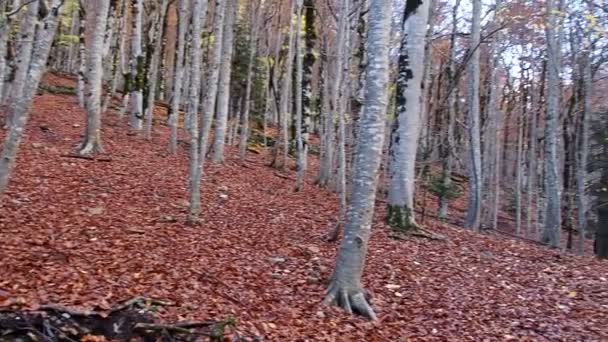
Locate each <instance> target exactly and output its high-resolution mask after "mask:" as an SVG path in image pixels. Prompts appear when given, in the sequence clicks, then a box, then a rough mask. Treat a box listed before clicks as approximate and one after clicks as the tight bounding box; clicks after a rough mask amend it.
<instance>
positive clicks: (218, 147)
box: [212, 0, 236, 164]
mask: <svg viewBox="0 0 608 342" xmlns="http://www.w3.org/2000/svg"><path fill="white" fill-rule="evenodd" d="M227 2H228V3H227V4H226V19H225V22H224V34H223V37H222V40H223V41H222V57H223V58H222V64H221V66H220V83H219V88H218V93H217V117H216V121H215V136H214V142H213V158H212V161H213V163H216V164H220V163H223V162H224V146H225V143H226V128H227V126H228V110H229V108H230V79H231V74H232V50H233V38H234V21H235V16H236V13H235V12H236V3H235V0H227Z"/></svg>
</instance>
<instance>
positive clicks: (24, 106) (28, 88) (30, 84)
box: [0, 0, 63, 197]
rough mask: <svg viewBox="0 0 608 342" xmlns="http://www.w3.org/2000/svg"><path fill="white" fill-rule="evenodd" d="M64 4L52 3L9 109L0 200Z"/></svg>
mask: <svg viewBox="0 0 608 342" xmlns="http://www.w3.org/2000/svg"><path fill="white" fill-rule="evenodd" d="M62 4H63V0H53V2H52V5H51V8H50V11H49V13H48V14H47V16H46V18H45V19H44V21H43V25H42V26H41V28H40V29H41V32H40V34H39V35H38V40H36V42H35V46H34V50H33V55H32V57H31V59H30V63H29V71H28V73H27V77H26V81H25V85H24V87H23V91H22V92H21V96H19V97H18V98H16V99H15V102H14V104H13V106H11V108H10V114H11V115H10V117H12V118H13V119H14V120H13V122H12V123H11V125H10V127H9V131H8V134H7V135H6V138H5V139H4V145H3V149H2V154H1V155H0V197H1V196H2V195H4V192H5V190H6V187H7V185H8V181H9V178H10V173H11V170H12V168H13V166H14V164H15V157H16V156H17V151H18V149H19V144H20V143H21V140H22V138H23V134H24V133H25V128H26V124H27V120H28V117H29V109H30V106H31V104H32V100H33V98H34V95H35V94H36V91H37V89H38V84H39V83H40V79H42V75H43V74H44V71H45V69H46V62H47V59H48V57H49V52H50V51H51V46H52V44H53V40H54V38H55V33H56V31H57V26H58V25H59V19H60V17H59V9H60V7H61V5H62ZM23 67H27V66H23Z"/></svg>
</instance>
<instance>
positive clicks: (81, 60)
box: [76, 2, 87, 108]
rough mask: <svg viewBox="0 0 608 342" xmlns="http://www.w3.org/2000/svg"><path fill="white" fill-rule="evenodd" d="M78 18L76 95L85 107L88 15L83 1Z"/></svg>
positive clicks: (81, 105)
mask: <svg viewBox="0 0 608 342" xmlns="http://www.w3.org/2000/svg"><path fill="white" fill-rule="evenodd" d="M78 19H79V22H80V26H79V27H78V82H77V83H76V95H77V96H78V104H79V105H80V107H82V108H84V106H85V105H86V104H85V95H84V92H85V87H86V72H87V48H86V45H85V33H86V27H87V15H86V8H85V6H84V4H83V3H82V2H79V9H78Z"/></svg>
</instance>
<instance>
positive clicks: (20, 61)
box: [7, 1, 38, 120]
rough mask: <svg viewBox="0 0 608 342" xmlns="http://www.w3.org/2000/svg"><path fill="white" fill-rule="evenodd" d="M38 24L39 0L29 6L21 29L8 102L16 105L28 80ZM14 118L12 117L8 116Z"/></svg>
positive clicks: (10, 118) (10, 104)
mask: <svg viewBox="0 0 608 342" xmlns="http://www.w3.org/2000/svg"><path fill="white" fill-rule="evenodd" d="M37 24H38V1H34V2H32V3H30V4H29V5H28V6H27V12H26V13H25V17H24V18H23V21H22V23H21V26H20V29H19V41H18V45H17V55H16V68H17V70H16V72H15V78H14V80H13V82H12V84H11V88H10V95H9V98H8V102H7V104H8V105H9V106H12V105H14V104H15V103H16V102H17V99H18V98H20V97H22V96H23V88H24V86H25V84H26V82H27V77H28V72H29V68H30V61H31V59H32V50H33V49H34V40H35V37H36V26H37ZM8 118H9V120H12V117H10V116H9V117H8Z"/></svg>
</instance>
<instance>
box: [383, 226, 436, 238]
mask: <svg viewBox="0 0 608 342" xmlns="http://www.w3.org/2000/svg"><path fill="white" fill-rule="evenodd" d="M405 236H414V237H419V238H425V239H429V240H433V241H446V240H447V237H445V236H443V235H439V234H437V233H434V232H432V231H430V230H427V229H425V228H422V227H416V228H414V229H412V230H410V231H404V232H401V231H396V232H394V233H393V234H391V235H389V237H391V238H393V239H396V240H407V238H406V237H405Z"/></svg>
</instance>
